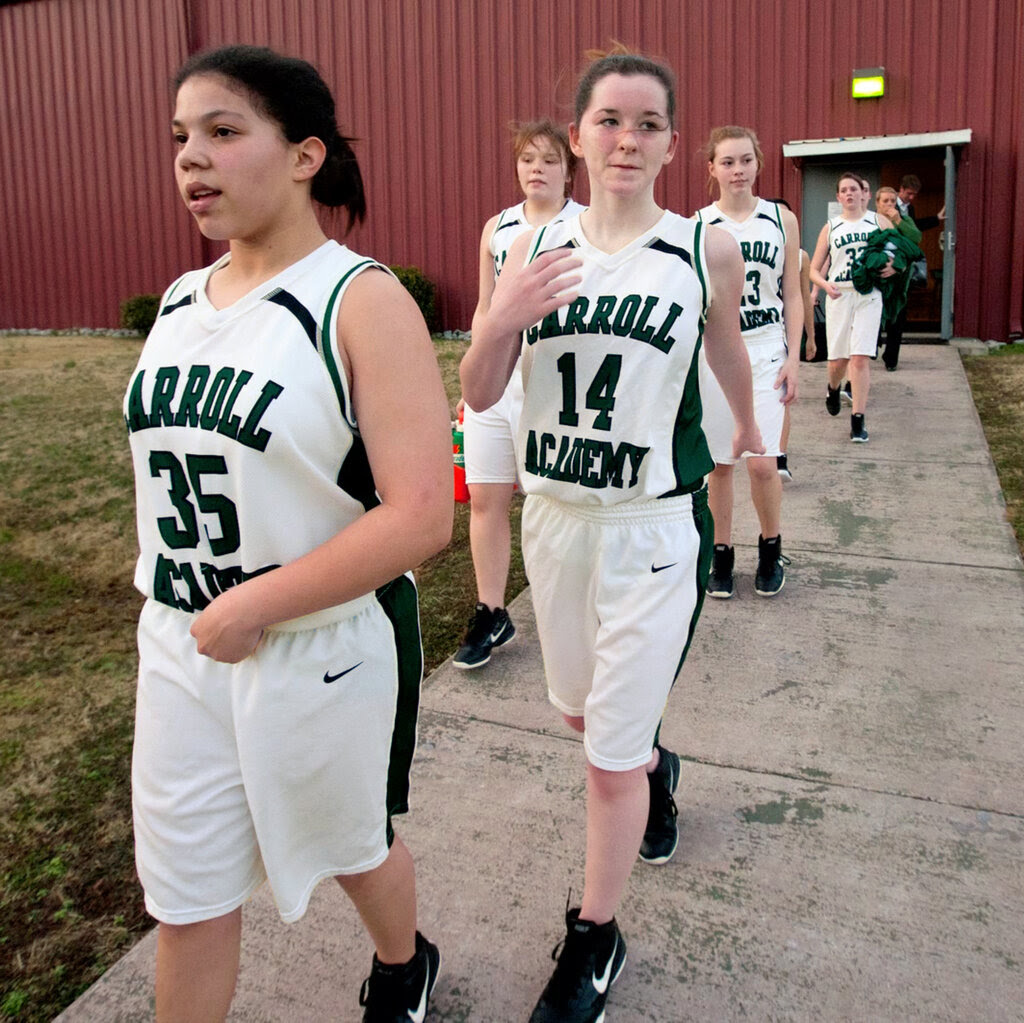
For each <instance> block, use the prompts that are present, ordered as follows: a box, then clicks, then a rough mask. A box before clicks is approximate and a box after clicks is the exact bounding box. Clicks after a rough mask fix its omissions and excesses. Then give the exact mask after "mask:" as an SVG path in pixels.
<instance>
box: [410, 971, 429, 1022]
mask: <svg viewBox="0 0 1024 1023" xmlns="http://www.w3.org/2000/svg"><path fill="white" fill-rule="evenodd" d="M429 993H430V968H429V967H428V968H427V976H426V978H425V979H424V981H423V993H422V994H421V995H420V1004H419V1005H417V1006H416V1009H415V1011H414V1010H412V1009H407V1010H406V1012H407V1013H408V1015H409V1019H410V1020H411V1021H412V1023H423V1021H424V1020H425V1019H426V1018H427V995H428V994H429Z"/></svg>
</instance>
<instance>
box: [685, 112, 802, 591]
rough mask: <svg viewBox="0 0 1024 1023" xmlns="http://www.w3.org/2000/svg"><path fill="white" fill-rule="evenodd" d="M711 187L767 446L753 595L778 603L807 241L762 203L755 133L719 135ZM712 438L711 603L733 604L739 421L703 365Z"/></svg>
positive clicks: (755, 468) (758, 479) (726, 130)
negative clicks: (735, 268)
mask: <svg viewBox="0 0 1024 1023" xmlns="http://www.w3.org/2000/svg"><path fill="white" fill-rule="evenodd" d="M706 153H707V159H708V187H709V188H713V187H715V186H717V187H718V192H719V198H718V199H717V201H715V202H713V203H711V205H709V206H705V207H704V208H703V209H700V210H698V211H697V213H696V217H697V219H698V220H700V221H702V222H704V223H707V224H712V225H714V226H715V227H720V228H722V229H723V230H725V231H728V232H729V234H731V235H732V236H733V237H734V238H735V239H736V241H737V242H738V243H739V246H740V252H741V253H742V255H743V263H744V267H745V270H744V288H743V298H742V299H741V300H740V332H741V333H742V335H743V340H744V342H745V343H746V345H747V352H748V354H749V356H750V366H751V373H752V375H753V380H754V409H755V415H756V417H757V425H758V428H759V429H760V431H761V439H762V440H763V441H764V446H765V453H764V454H763V455H756V456H752V457H751V456H748V457H747V459H746V461H747V475H748V476H749V477H750V497H751V500H752V501H753V503H754V509H755V510H756V512H757V518H758V522H759V523H760V526H761V534H760V536H758V538H757V571H756V573H755V575H754V592H755V593H757V594H758V595H759V596H761V597H774V596H775V595H776V594H777V593H778V592H779V591H780V590H781V589H782V587H783V585H784V584H785V579H786V573H785V568H784V567H783V561H784V559H783V555H782V534H781V516H782V480H781V479H780V477H779V473H778V463H777V459H778V456H779V455H781V454H782V452H783V451H784V450H785V449H784V448H783V447H782V446H781V440H782V431H783V426H784V422H785V409H786V406H787V405H789V404H791V403H792V402H794V401H796V397H797V374H798V369H799V365H800V335H801V332H802V331H803V298H802V296H801V294H800V241H799V227H798V225H797V221H796V217H795V216H794V215H793V214H792V213H791V212H790V211H789V210H788V209H786V208H785V207H783V206H781V205H780V204H779V203H774V202H769V201H767V200H766V199H759V198H758V197H757V195H755V194H754V185H755V182H756V180H757V175H758V173H760V171H761V168H762V167H763V166H764V156H763V154H762V153H761V146H760V144H759V142H758V140H757V136H756V135H755V134H754V132H753V131H751V130H750V129H749V128H740V127H738V126H735V125H727V126H725V127H721V128H715V129H714V130H713V131H712V132H711V136H710V138H709V139H708V144H707V148H706ZM701 402H702V404H703V406H704V433H705V435H706V436H707V438H708V447H709V448H710V449H711V457H712V458H713V459H714V460H715V468H714V470H713V471H712V473H711V476H710V478H709V479H708V504H709V506H710V507H711V514H712V516H713V517H714V520H715V554H714V562H713V565H712V570H711V576H710V579H709V580H708V596H709V597H718V598H723V599H727V598H729V597H731V596H732V595H733V588H734V584H733V565H734V563H735V548H734V547H733V546H732V511H733V503H734V491H733V475H734V472H733V470H734V468H735V465H736V459H735V458H733V456H732V429H733V422H732V413H731V411H730V409H729V405H728V402H726V400H725V396H724V395H723V394H722V389H721V387H720V386H719V385H718V382H717V381H716V380H715V378H714V374H712V373H711V371H710V369H709V368H708V366H707V360H706V359H702V360H701Z"/></svg>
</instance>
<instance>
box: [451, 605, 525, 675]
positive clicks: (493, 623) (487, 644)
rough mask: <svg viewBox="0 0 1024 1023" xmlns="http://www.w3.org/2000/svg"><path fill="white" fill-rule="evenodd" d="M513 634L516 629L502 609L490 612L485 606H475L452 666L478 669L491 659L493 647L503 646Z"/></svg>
mask: <svg viewBox="0 0 1024 1023" xmlns="http://www.w3.org/2000/svg"><path fill="white" fill-rule="evenodd" d="M515 634H516V627H515V626H514V625H513V624H512V619H511V618H509V616H508V612H507V611H506V610H505V609H504V608H503V607H497V608H495V609H494V610H493V611H492V610H491V609H490V608H489V607H488V606H487V605H486V604H477V606H476V608H475V609H474V610H473V616H472V617H471V618H470V619H469V628H468V629H467V631H466V638H465V639H464V640H463V641H462V646H460V647H459V649H458V650H457V651H456V654H455V656H454V657H453V658H452V664H454V665H455V667H456V668H463V669H468V668H479V667H480V666H481V665H484V664H486V663H487V662H488V661H489V660H490V659H491V651H492V650H493V649H494V648H495V647H499V646H504V645H505V644H506V643H507V642H508V641H509V640H510V639H512V637H513V636H514V635H515Z"/></svg>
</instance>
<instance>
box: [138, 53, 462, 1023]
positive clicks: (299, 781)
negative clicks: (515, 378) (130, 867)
mask: <svg viewBox="0 0 1024 1023" xmlns="http://www.w3.org/2000/svg"><path fill="white" fill-rule="evenodd" d="M172 131H173V137H174V143H175V149H176V153H175V158H174V171H175V177H176V179H177V186H178V190H179V193H180V195H181V198H182V200H183V201H184V203H185V205H186V207H187V208H188V209H189V211H190V212H191V213H192V215H193V217H194V218H195V220H196V223H197V224H198V226H199V229H200V230H201V231H202V233H203V234H204V235H205V236H206V237H207V238H211V239H215V240H218V241H226V242H227V243H228V246H229V252H228V254H227V255H226V256H225V257H223V258H221V259H220V260H218V261H217V262H216V263H215V264H214V265H213V266H212V267H208V268H207V269H206V270H203V271H195V272H193V273H190V274H186V275H185V276H184V277H183V278H181V279H180V280H179V281H178V282H176V283H175V284H174V285H172V287H171V288H170V289H169V291H168V293H167V294H166V295H165V297H164V301H163V303H162V306H161V311H160V315H159V317H158V319H157V324H156V326H155V328H154V330H153V332H152V333H151V334H150V336H149V338H148V340H147V342H146V345H145V347H144V349H143V353H142V356H141V358H140V362H139V367H138V368H137V370H136V373H135V376H134V377H133V380H132V383H131V385H130V387H129V393H128V397H127V399H126V403H125V416H126V421H127V424H128V428H129V431H130V434H131V444H132V453H133V459H134V462H135V471H136V493H137V500H138V530H139V539H140V558H139V565H138V570H137V573H136V584H137V585H138V586H139V588H140V589H141V590H142V591H143V593H144V594H145V595H146V597H147V598H148V599H147V602H146V605H145V608H144V610H143V612H142V617H141V620H140V625H139V648H140V669H139V691H138V705H137V714H136V742H135V749H134V759H133V770H132V782H133V803H134V813H135V833H136V860H137V863H138V868H139V874H140V878H141V879H142V882H143V887H144V889H145V894H146V904H147V907H148V909H149V910H150V912H151V913H152V914H153V915H154V916H156V917H157V919H158V920H160V930H159V936H158V939H157V969H156V1013H157V1018H158V1019H160V1020H193V1021H194V1020H219V1019H223V1018H224V1016H225V1015H226V1013H227V1011H228V1006H229V1003H230V1001H231V997H232V993H233V990H234V986H235V978H236V974H237V970H238V961H239V944H240V931H241V905H242V903H243V902H245V901H246V900H247V899H248V897H249V896H250V895H251V894H252V893H253V891H254V890H255V889H256V888H257V887H259V885H260V884H261V883H262V881H263V879H264V878H269V880H270V883H271V886H272V887H273V890H274V896H275V899H276V901H277V904H278V907H279V909H280V911H281V914H282V917H284V918H285V919H286V920H289V921H291V920H294V919H298V918H299V917H300V916H301V915H302V914H303V913H304V912H305V909H306V905H307V902H308V899H309V896H310V894H311V892H312V889H313V887H314V886H315V885H316V884H317V882H319V881H320V880H322V879H323V878H326V877H331V876H336V877H337V879H338V881H339V882H340V884H341V886H342V888H343V889H344V890H345V891H346V892H347V893H348V895H349V896H350V897H351V899H352V901H353V902H354V903H355V905H356V907H357V909H358V911H359V913H360V916H361V917H362V919H363V921H364V923H365V924H366V927H367V930H368V931H369V933H370V937H371V939H372V940H373V942H374V945H375V946H376V954H375V956H374V959H373V968H372V972H371V975H370V977H369V979H368V982H367V983H366V984H365V985H364V988H363V992H362V994H361V999H360V1000H361V1001H362V1003H363V1004H364V1005H365V1006H366V1015H365V1017H364V1018H365V1019H368V1020H369V1019H372V1020H389V1021H394V1020H398V1019H403V1020H405V1019H408V1018H410V1015H411V1013H413V1012H416V1011H421V1010H422V1007H423V1006H424V1005H425V1002H426V998H427V996H428V995H429V991H430V988H431V987H432V985H433V983H434V980H435V979H436V976H437V969H438V961H439V957H438V954H437V949H436V948H435V947H434V946H433V945H432V944H430V943H429V942H427V941H426V940H425V939H424V938H423V936H422V935H420V934H419V932H418V931H417V927H416V894H415V879H414V871H413V863H412V859H411V857H410V854H409V852H408V850H407V849H406V847H405V846H404V845H403V844H402V842H401V840H400V839H398V838H397V837H394V835H393V832H392V830H391V814H392V813H394V812H401V811H402V810H404V809H406V808H407V807H406V806H405V805H404V804H405V802H406V799H407V780H408V770H407V769H408V764H409V760H410V758H411V754H412V750H413V748H414V746H415V712H416V705H417V701H418V688H419V681H420V673H421V664H422V655H421V651H420V646H419V634H418V628H417V622H416V604H415V592H414V589H413V586H412V582H411V580H410V579H409V578H408V577H407V576H406V575H405V573H407V572H408V571H409V569H411V568H412V567H413V566H415V565H417V564H419V563H420V562H421V561H422V560H423V559H424V558H426V557H427V556H429V555H430V554H432V553H434V552H436V551H437V550H438V549H440V548H441V547H443V546H444V544H445V543H446V542H447V538H448V536H449V535H450V529H451V493H450V486H451V469H450V458H451V454H450V450H451V449H450V446H449V444H450V441H449V434H448V422H447V403H446V400H445V396H444V392H443V389H442V386H441V381H440V376H439V373H438V369H437V364H436V362H435V359H434V355H433V352H432V349H431V345H430V339H429V337H428V335H427V331H426V328H425V326H424V323H423V320H422V318H421V317H420V315H419V312H418V310H417V309H416V306H415V304H414V303H413V301H412V300H411V298H410V297H409V295H408V294H407V293H406V292H405V290H404V289H403V288H402V287H401V286H400V285H399V284H398V282H397V281H396V280H395V279H394V278H393V277H392V276H391V275H390V274H389V273H388V272H386V271H385V270H384V269H383V268H381V267H380V266H379V265H378V264H376V263H374V262H373V261H372V260H367V259H365V258H364V257H360V256H357V255H356V254H354V253H352V252H351V251H350V250H348V249H347V248H344V247H343V246H340V245H338V243H337V242H334V241H330V240H328V239H327V237H326V236H325V235H324V233H323V231H322V230H321V227H320V224H319V222H318V220H317V215H316V211H315V208H314V201H316V202H318V203H321V204H323V205H326V206H331V207H341V208H343V209H345V210H346V212H347V213H348V216H349V220H350V221H351V220H352V219H355V220H360V219H362V217H363V215H364V212H365V201H364V198H363V189H362V181H361V178H360V174H359V169H358V165H357V164H356V160H355V155H354V154H353V152H352V150H351V148H350V147H349V145H348V140H346V139H345V138H343V137H342V136H341V135H339V133H338V129H337V126H336V123H335V112H334V100H333V99H332V97H331V94H330V91H329V89H328V88H327V86H326V85H325V84H324V82H323V81H322V79H321V78H320V76H319V74H318V73H317V72H316V70H315V69H314V68H313V67H312V66H310V65H309V64H307V63H306V62H305V61H301V60H296V59H292V58H285V57H282V56H280V55H278V54H275V53H273V52H272V51H270V50H265V49H261V48H256V47H243V46H239V47H227V48H224V49H220V50H214V51H211V52H209V53H203V54H199V55H197V56H195V57H193V58H191V59H190V60H189V61H188V62H187V63H186V64H185V65H184V67H183V68H182V69H181V71H180V72H179V73H178V76H177V79H176V99H175V108H174V120H173V127H172ZM384 308H386V309H387V310H388V315H387V317H384V318H382V317H381V315H380V310H381V309H384ZM403 775H404V777H402V776H403Z"/></svg>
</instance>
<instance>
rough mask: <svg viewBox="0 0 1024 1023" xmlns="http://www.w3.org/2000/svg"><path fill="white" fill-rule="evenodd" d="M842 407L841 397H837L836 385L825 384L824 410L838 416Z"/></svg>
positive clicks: (837, 389)
mask: <svg viewBox="0 0 1024 1023" xmlns="http://www.w3.org/2000/svg"><path fill="white" fill-rule="evenodd" d="M841 408H842V399H841V398H840V397H839V388H838V387H829V386H828V384H826V385H825V411H826V412H827V413H828V414H829V415H830V416H838V415H839V412H840V409H841Z"/></svg>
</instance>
